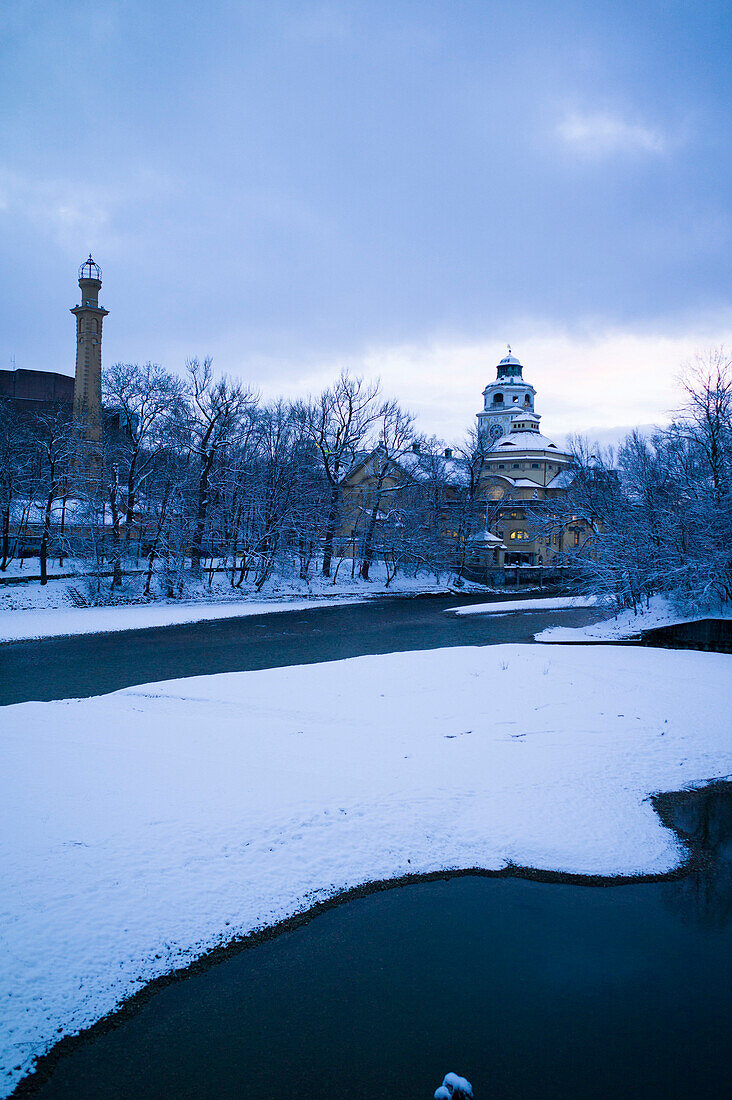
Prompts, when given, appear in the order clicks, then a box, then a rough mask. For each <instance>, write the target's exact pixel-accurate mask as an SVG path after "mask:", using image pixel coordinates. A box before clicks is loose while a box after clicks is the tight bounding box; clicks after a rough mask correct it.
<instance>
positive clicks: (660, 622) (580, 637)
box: [466, 596, 732, 642]
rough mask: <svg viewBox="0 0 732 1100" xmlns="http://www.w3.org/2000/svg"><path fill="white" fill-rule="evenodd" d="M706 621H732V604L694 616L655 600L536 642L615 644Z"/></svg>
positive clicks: (553, 630)
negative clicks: (645, 632)
mask: <svg viewBox="0 0 732 1100" xmlns="http://www.w3.org/2000/svg"><path fill="white" fill-rule="evenodd" d="M481 606H482V605H481ZM471 610H472V608H466V611H471ZM703 618H713V619H729V618H732V607H730V606H729V604H727V605H726V606H724V607H720V606H719V605H718V604H716V605H712V606H710V607H708V608H707V609H706V610H700V611H698V612H697V613H696V614H694V615H684V614H683V613H682V612H680V611H678V610H677V609H676V608H675V607H673V606H672V605H671V603H670V602H669V601H668V600H667V599H666V598H665V597H664V596H654V597H653V598H652V599H651V600H650V601H649V603H648V606H641V608H640V610H639V611H638V612H637V613H636V612H634V611H633V610H632V609H629V610H626V611H621V612H620V613H619V614H617V615H612V616H609V617H608V618H605V619H602V621H601V622H598V623H590V625H589V626H580V627H572V626H552V627H549V628H548V629H547V630H542V631H541V633H540V634H536V635H535V638H536V641H537V642H615V641H620V640H622V639H623V638H634V637H636V638H637V637H638V635H639V634H640V633H641V631H643V630H655V629H656V628H657V627H661V626H676V625H678V624H680V623H690V622H694V620H696V619H703Z"/></svg>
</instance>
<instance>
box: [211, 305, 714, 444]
mask: <svg viewBox="0 0 732 1100" xmlns="http://www.w3.org/2000/svg"><path fill="white" fill-rule="evenodd" d="M517 330H519V326H518V325H513V326H512V327H511V331H510V333H501V334H498V333H496V334H495V335H487V336H486V337H485V338H484V339H481V340H480V341H460V340H441V341H432V342H418V343H417V342H416V343H413V344H402V345H398V346H392V347H382V348H373V349H370V350H366V351H364V352H362V353H360V354H359V353H355V352H351V353H346V354H343V355H341V356H337V357H335V356H334V357H327V358H323V359H319V358H317V357H316V356H315V355H312V356H310V357H308V358H307V359H306V358H303V359H301V360H299V361H298V362H293V361H290V360H288V359H274V358H273V359H267V358H266V357H260V358H257V359H256V360H254V361H253V360H249V362H248V365H247V368H246V369H245V370H242V369H241V368H240V366H239V364H240V363H241V359H240V358H239V357H238V356H237V355H236V352H235V350H234V348H232V347H231V346H229V347H226V346H219V347H218V348H214V349H212V350H213V352H214V361H215V364H216V366H217V367H218V368H219V369H220V370H222V371H228V372H229V373H231V374H233V375H239V374H241V375H242V377H244V376H245V377H246V380H247V381H248V382H250V383H251V384H253V385H255V386H258V387H259V388H260V390H261V392H262V396H263V397H264V398H265V400H269V399H272V398H274V397H276V396H278V395H280V394H286V395H287V396H288V397H301V396H305V395H306V394H308V393H314V392H318V391H319V390H320V389H321V388H322V387H324V386H327V385H329V384H330V383H331V382H332V381H333V378H334V377H335V376H336V375H337V374H338V372H339V370H341V369H342V368H346V369H348V370H349V371H351V372H352V373H354V374H361V375H363V376H364V377H366V378H369V379H372V378H376V377H379V378H381V381H382V386H383V390H384V392H385V393H386V394H388V395H389V396H394V397H396V398H397V399H398V400H399V401H400V402H401V404H402V405H404V407H405V408H407V409H409V410H410V411H411V412H413V413H415V414H416V415H417V417H418V422H419V427H420V430H422V431H424V432H425V433H427V434H432V433H435V434H437V435H439V436H440V437H442V438H444V439H446V440H447V441H452V442H456V441H457V440H459V439H460V438H461V437H462V436H464V434H465V432H466V430H467V429H468V428H469V427H471V426H472V425H473V424H474V422H475V414H476V412H477V411H478V409H479V408H480V407H481V405H482V396H481V395H482V391H483V388H484V387H485V386H486V384H487V383H488V382H491V381H493V380H494V378H495V375H496V370H495V368H496V364H497V363H498V361H499V359H500V358H501V356H503V355H505V353H506V352H505V349H506V344H505V340H504V336H506V335H510V336H512V337H515V336H516V335H517V334H518V335H519V337H520V339H519V340H518V341H517V342H516V343H513V344H512V348H513V351H514V353H515V354H516V355H518V356H519V358H520V360H521V362H522V363H523V364H524V376H525V378H526V380H527V381H528V382H531V383H532V385H534V386H535V387H536V389H537V398H536V408H537V412H539V413H541V414H542V417H543V419H542V429H543V430H544V432H545V434H546V435H548V436H549V437H550V438H553V439H557V440H561V439H562V438H563V437H564V435H565V434H567V433H576V432H579V433H585V432H589V433H590V435H591V436H592V438H593V439H595V438H598V439H600V441H601V442H602V443H607V442H615V441H616V440H617V437H618V433H619V434H620V435H621V436H624V435H625V434H626V432H627V431H628V430H629V427H623V428H622V429H619V428H618V427H617V425H623V426H626V425H627V426H632V425H639V424H640V425H642V426H644V427H647V426H648V425H649V424H652V423H657V424H662V423H666V422H668V419H669V417H670V414H671V413H672V411H673V410H674V409H675V408H677V407H678V406H679V404H680V401H681V391H680V387H679V384H678V377H679V375H680V373H681V372H682V370H683V367H684V365H685V364H686V363H688V362H690V361H692V360H693V359H694V356H695V355H696V354H697V353H698V352H700V351H704V349H705V348H708V347H710V346H717V345H719V344H726V345H727V346H729V345H730V344H732V319H731V318H729V317H727V316H724V317H719V318H715V319H710V320H709V321H708V322H707V323H703V324H702V323H700V324H699V326H698V327H697V328H696V329H695V330H694V331H688V332H684V333H679V334H676V335H668V334H660V333H655V332H645V333H636V332H630V331H625V330H608V331H602V332H596V333H589V334H582V333H572V332H570V331H568V330H559V329H556V328H554V329H551V328H548V327H547V326H544V325H540V324H538V323H536V324H531V323H530V322H528V321H527V322H525V323H524V325H523V328H522V330H521V331H520V332H518V331H517ZM237 368H239V369H237Z"/></svg>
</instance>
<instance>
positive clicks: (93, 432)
mask: <svg viewBox="0 0 732 1100" xmlns="http://www.w3.org/2000/svg"><path fill="white" fill-rule="evenodd" d="M101 288H102V271H101V268H100V267H99V265H98V264H95V263H94V260H93V259H92V258H91V255H90V256H89V259H88V260H85V261H84V263H83V264H82V265H81V267H80V268H79V289H80V290H81V304H80V305H78V306H74V308H73V309H72V310H71V312H72V313H73V314H74V316H75V317H76V374H75V377H74V417H75V418H76V419H77V420H78V421H80V422H81V424H82V425H83V436H84V439H85V440H86V441H87V442H88V443H101V441H102V322H103V321H104V318H105V317H106V316H107V314H108V312H109V310H107V309H102V307H101V306H100V305H99V291H100V290H101Z"/></svg>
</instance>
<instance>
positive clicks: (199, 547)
mask: <svg viewBox="0 0 732 1100" xmlns="http://www.w3.org/2000/svg"><path fill="white" fill-rule="evenodd" d="M212 461H213V455H211V456H210V457H209V456H208V455H207V456H206V458H205V460H204V464H203V468H202V470H201V477H200V479H199V482H198V513H197V516H196V529H195V531H194V532H193V542H192V544H191V572H192V573H193V574H194V575H195V576H196V577H200V576H201V558H202V557H203V532H204V531H205V529H206V515H207V513H208V477H209V473H210V471H211V463H212Z"/></svg>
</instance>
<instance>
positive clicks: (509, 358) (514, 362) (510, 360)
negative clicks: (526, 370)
mask: <svg viewBox="0 0 732 1100" xmlns="http://www.w3.org/2000/svg"><path fill="white" fill-rule="evenodd" d="M498 366H499V367H504V366H505V367H507V366H512V367H520V366H521V363H520V362H519V360H518V359H517V358H516V356H515V355H511V353H510V352H509V354H508V355H504V357H503V359H501V361H500V363H499V364H498Z"/></svg>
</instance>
